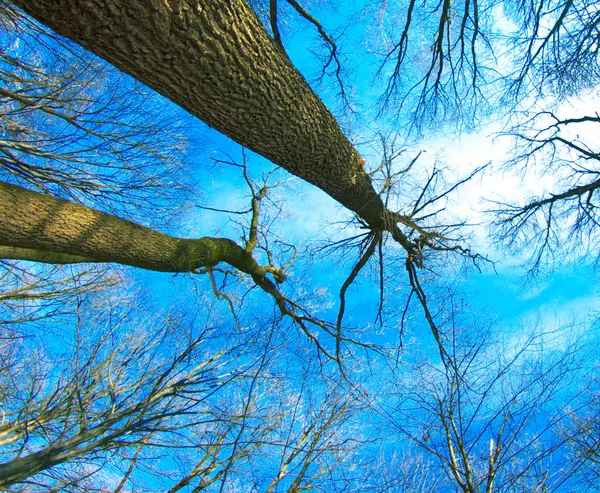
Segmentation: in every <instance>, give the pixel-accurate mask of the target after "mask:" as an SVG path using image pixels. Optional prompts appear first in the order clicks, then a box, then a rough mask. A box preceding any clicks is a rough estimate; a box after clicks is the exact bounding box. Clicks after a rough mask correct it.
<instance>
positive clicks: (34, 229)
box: [0, 182, 267, 278]
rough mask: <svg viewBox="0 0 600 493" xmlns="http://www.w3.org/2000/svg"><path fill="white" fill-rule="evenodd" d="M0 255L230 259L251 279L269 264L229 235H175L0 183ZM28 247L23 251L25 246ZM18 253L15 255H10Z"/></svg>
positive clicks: (154, 265) (163, 267)
mask: <svg viewBox="0 0 600 493" xmlns="http://www.w3.org/2000/svg"><path fill="white" fill-rule="evenodd" d="M0 245H2V246H4V247H16V249H14V250H11V248H4V249H3V248H2V247H0V254H1V253H3V252H7V253H8V254H9V256H11V258H16V257H15V255H18V254H19V253H21V254H23V253H24V254H23V255H21V256H19V257H18V258H23V259H30V260H37V261H42V262H50V263H55V262H57V261H58V263H71V262H69V259H71V260H72V261H73V262H82V261H88V262H116V263H120V264H125V265H132V266H134V267H141V268H143V269H149V270H156V271H163V272H189V271H192V270H194V269H197V268H199V267H211V266H214V265H216V264H217V263H219V262H226V263H228V264H230V265H232V266H233V267H235V268H236V269H239V270H240V271H242V272H246V273H248V274H251V275H252V276H253V277H256V276H257V277H258V278H260V277H264V275H265V274H266V273H267V268H265V267H262V266H260V265H258V264H257V263H256V261H255V260H254V258H253V257H252V254H251V253H249V252H246V251H245V250H244V249H243V248H242V247H240V246H239V245H237V244H236V243H235V242H233V241H231V240H228V239H226V238H199V239H185V238H175V237H173V236H168V235H165V234H162V233H159V232H157V231H155V230H153V229H150V228H146V227H144V226H140V225H139V224H135V223H132V222H130V221H126V220H124V219H120V218H118V217H116V216H112V215H110V214H105V213H103V212H100V211H98V210H96V209H92V208H89V207H85V206H82V205H79V204H74V203H71V202H67V201H65V200H59V199H56V198H53V197H50V196H48V195H42V194H40V193H37V192H32V191H30V190H26V189H24V188H21V187H17V186H14V185H9V184H7V183H2V182H0ZM23 249H25V250H23ZM11 253H14V254H15V255H10V254H11Z"/></svg>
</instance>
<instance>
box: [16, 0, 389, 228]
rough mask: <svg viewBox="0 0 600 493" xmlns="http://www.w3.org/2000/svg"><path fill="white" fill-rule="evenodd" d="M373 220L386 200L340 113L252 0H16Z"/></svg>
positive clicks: (380, 219)
mask: <svg viewBox="0 0 600 493" xmlns="http://www.w3.org/2000/svg"><path fill="white" fill-rule="evenodd" d="M14 3H15V4H16V5H17V6H19V7H20V8H22V9H23V10H24V11H25V12H27V13H28V14H30V15H32V16H33V17H35V18H36V19H38V20H39V21H40V22H42V23H44V24H46V25H47V26H49V27H50V28H52V29H53V30H55V31H56V32H57V33H59V34H61V35H63V36H66V37H68V38H70V39H72V40H73V41H75V42H77V43H79V44H81V45H82V46H83V47H85V48H87V49H88V50H90V51H92V52H94V53H96V54H97V55H99V56H100V57H102V58H104V59H106V60H108V61H109V62H110V63H112V64H113V65H115V66H116V67H117V68H119V69H120V70H122V71H124V72H126V73H128V74H130V75H131V76H133V77H135V78H136V79H138V80H139V81H141V82H143V83H145V84H146V85H148V86H149V87H151V88H153V89H154V90H156V91H157V92H159V93H160V94H162V95H164V96H166V97H167V98H169V99H170V100H171V101H173V102H175V103H176V104H178V105H179V106H181V107H182V108H184V109H185V110H187V111H188V112H190V113H191V114H193V115H194V116H197V117H198V118H200V119H201V120H203V121H204V122H206V123H207V124H208V125H210V126H211V127H214V128H215V129H217V130H219V131H220V132H222V133H224V134H225V135H227V136H228V137H230V138H231V139H233V140H234V141H236V142H238V143H239V144H241V145H242V146H244V147H247V148H249V149H251V150H253V151H255V152H257V153H258V154H261V155H262V156H264V157H266V158H268V159H269V160H271V161H272V162H273V163H275V164H277V165H279V166H281V167H282V168H284V169H286V170H287V171H289V172H290V173H293V174H294V175H296V176H298V177H300V178H302V179H304V180H306V181H308V182H309V183H312V184H313V185H316V186H317V187H319V188H320V189H322V190H323V191H324V192H326V193H327V194H328V195H330V196H331V197H333V198H334V199H336V200H337V201H338V202H340V203H341V204H342V205H344V206H345V207H347V208H348V209H350V210H351V211H353V212H355V213H356V214H357V215H358V216H359V217H361V218H362V219H363V220H364V221H365V222H366V223H368V224H369V226H370V227H372V228H374V229H389V228H386V224H385V220H384V218H385V216H386V215H387V211H386V208H385V206H384V204H383V202H382V200H381V198H380V197H379V195H378V194H377V192H376V191H375V189H374V188H373V185H372V182H371V179H370V177H369V176H368V175H367V174H366V173H365V171H364V170H363V168H362V166H361V157H360V156H359V154H358V152H357V151H356V149H355V148H354V147H353V145H352V144H351V143H350V142H349V140H348V139H347V138H346V136H345V135H344V134H343V133H342V131H341V129H340V127H339V125H338V123H337V121H336V120H335V118H334V117H333V115H332V114H331V112H330V111H329V110H328V109H327V107H326V106H325V104H324V103H323V102H322V101H321V99H320V98H319V97H318V96H317V95H316V94H315V93H314V92H313V91H312V89H311V88H310V86H309V85H308V83H307V82H306V80H305V79H304V78H303V77H302V75H301V74H300V73H299V72H298V71H297V70H296V68H295V67H294V66H293V65H292V63H291V62H290V60H289V59H288V58H287V56H286V55H285V53H283V51H282V50H281V49H280V47H279V46H278V45H277V43H276V41H275V40H273V39H272V38H271V37H270V36H269V34H268V33H267V31H266V30H265V28H264V26H263V25H262V24H261V22H260V20H259V19H258V17H257V16H256V14H255V13H254V11H253V10H252V9H251V8H250V6H249V5H248V4H247V3H246V1H244V0H138V1H135V2H131V1H129V0H111V1H110V2H109V1H106V0H88V1H82V0H61V1H59V2H57V1H55V0H14Z"/></svg>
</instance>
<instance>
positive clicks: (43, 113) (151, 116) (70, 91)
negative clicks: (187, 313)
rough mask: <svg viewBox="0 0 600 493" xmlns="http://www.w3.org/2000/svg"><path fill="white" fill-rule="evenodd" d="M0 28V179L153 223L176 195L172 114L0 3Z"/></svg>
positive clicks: (181, 146) (177, 153) (176, 137)
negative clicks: (143, 214)
mask: <svg viewBox="0 0 600 493" xmlns="http://www.w3.org/2000/svg"><path fill="white" fill-rule="evenodd" d="M0 23H1V24H2V26H3V29H4V30H5V35H4V37H3V41H2V43H3V44H2V48H1V52H0V72H1V73H2V80H3V86H2V88H0V101H1V102H2V110H1V112H0V125H1V126H2V136H1V138H0V177H1V179H2V180H3V181H9V182H11V183H14V184H19V185H23V186H25V185H26V186H29V187H31V188H34V189H37V190H39V191H42V192H44V193H49V194H56V195H58V196H62V197H63V198H67V199H69V200H74V201H76V202H81V201H84V202H86V203H87V204H94V205H96V206H97V207H101V208H104V209H109V210H114V211H119V213H120V214H123V213H129V214H131V213H132V212H133V210H134V209H135V208H139V207H140V205H141V204H142V203H143V204H144V205H145V206H146V207H148V206H149V205H152V209H154V212H155V213H156V214H155V217H154V220H159V219H160V217H161V215H164V213H165V212H166V211H167V209H166V208H165V206H164V204H165V201H170V200H173V199H176V198H178V195H181V193H182V190H183V187H182V186H181V185H178V184H177V183H176V181H177V176H180V175H179V173H181V172H182V171H183V170H182V168H181V159H182V157H183V152H184V150H185V146H186V138H185V136H184V135H183V133H182V131H181V116H182V115H180V114H178V112H177V111H173V110H166V109H164V108H161V105H160V101H159V98H157V97H156V96H154V95H152V93H151V91H149V90H148V89H146V88H144V87H143V86H142V85H141V84H139V83H138V82H137V81H134V80H132V79H130V78H128V77H126V76H124V75H123V74H121V73H119V72H118V71H116V70H115V69H114V68H113V67H111V66H110V65H108V64H107V63H106V62H104V61H102V60H99V59H98V58H96V57H94V56H90V55H89V54H87V53H85V52H84V50H82V49H81V48H80V47H78V46H77V45H75V44H73V43H71V42H69V41H66V40H64V39H61V38H59V37H58V36H56V35H55V34H54V33H52V32H51V31H49V30H48V29H46V28H44V27H42V26H40V25H39V24H37V23H35V22H32V21H31V20H30V19H28V18H26V17H25V16H23V15H22V14H21V13H19V12H17V11H16V10H14V9H13V8H11V7H9V6H7V5H5V4H3V6H2V11H1V15H0ZM159 136H160V137H159ZM179 182H181V180H179ZM179 199H181V197H179ZM151 212H152V211H150V210H149V211H148V215H149V217H150V213H151Z"/></svg>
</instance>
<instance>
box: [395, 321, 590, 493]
mask: <svg viewBox="0 0 600 493" xmlns="http://www.w3.org/2000/svg"><path fill="white" fill-rule="evenodd" d="M464 322H465V317H464V316H461V315H458V314H456V315H455V316H447V317H446V319H445V321H444V322H443V323H441V324H440V326H439V327H438V333H439V334H440V335H439V339H438V344H439V346H440V353H441V355H442V357H441V359H440V360H436V361H431V360H429V358H421V357H416V358H415V359H414V363H408V365H409V369H408V371H407V372H406V373H405V374H403V375H400V376H399V377H398V380H397V382H393V383H392V389H393V390H391V395H387V396H386V399H389V401H390V402H394V403H395V404H392V405H389V404H387V403H385V404H384V409H385V412H386V416H387V417H388V419H389V422H390V424H391V426H392V429H393V430H395V432H396V433H398V435H397V436H398V439H399V440H402V439H403V438H407V439H409V440H410V441H411V442H412V443H413V444H415V445H416V446H417V447H418V448H419V449H420V450H421V451H422V452H423V453H425V454H427V455H428V457H430V458H431V460H432V461H435V463H436V464H437V467H438V468H439V469H438V471H439V472H438V474H437V476H438V477H439V476H440V475H443V476H444V478H445V479H444V481H443V483H441V484H440V485H439V486H438V487H437V489H436V491H450V490H452V491H465V492H492V491H549V492H550V491H565V490H564V488H565V487H567V486H568V485H569V484H571V485H573V484H574V481H575V479H574V478H575V476H576V474H577V473H578V472H579V470H580V468H581V467H582V464H583V462H584V460H582V459H581V458H579V459H577V458H574V457H573V455H572V454H571V453H570V446H571V445H570V444H571V442H572V441H573V440H574V439H575V438H576V437H577V436H579V432H577V431H575V430H574V428H573V427H572V424H573V423H574V422H575V421H576V419H577V416H582V415H584V414H585V413H586V412H587V411H588V410H589V409H591V407H593V403H592V400H591V395H590V387H589V379H588V376H589V372H590V371H591V368H590V363H589V354H588V353H589V350H590V345H589V341H585V339H584V338H583V336H582V335H581V334H578V331H577V330H576V329H575V330H574V329H573V328H572V327H565V328H561V329H558V330H548V329H546V330H543V329H539V328H537V329H535V330H534V331H531V332H529V333H527V332H525V333H524V332H522V331H521V332H515V333H502V332H501V331H500V330H499V328H498V327H496V326H494V325H489V326H487V327H485V326H481V325H479V326H475V327H473V328H468V327H466V328H465V326H463V325H462V324H463V323H464ZM411 359H412V357H411ZM586 382H587V383H586ZM400 443H401V442H400Z"/></svg>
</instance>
